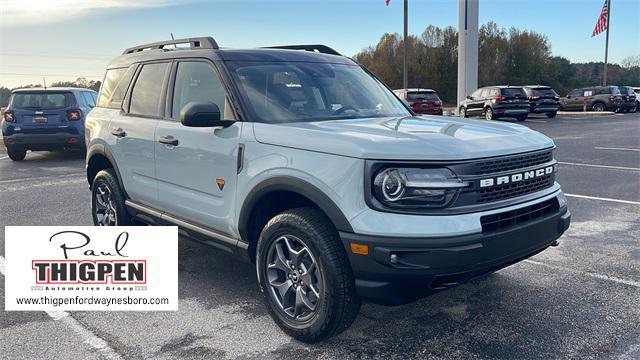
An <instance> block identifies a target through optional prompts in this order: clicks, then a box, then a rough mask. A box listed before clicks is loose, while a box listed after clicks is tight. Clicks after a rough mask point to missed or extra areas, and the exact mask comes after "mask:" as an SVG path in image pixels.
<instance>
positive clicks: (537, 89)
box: [524, 85, 560, 118]
mask: <svg viewBox="0 0 640 360" xmlns="http://www.w3.org/2000/svg"><path fill="white" fill-rule="evenodd" d="M524 92H525V93H527V97H528V98H529V111H530V112H532V113H535V114H547V117H548V118H554V117H556V114H557V113H558V110H559V109H560V95H558V93H556V92H555V91H554V90H553V89H552V88H551V87H549V86H544V85H527V86H525V87H524Z"/></svg>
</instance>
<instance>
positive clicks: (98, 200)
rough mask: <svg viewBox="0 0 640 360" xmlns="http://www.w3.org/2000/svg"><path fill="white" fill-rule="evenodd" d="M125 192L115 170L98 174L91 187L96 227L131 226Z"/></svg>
mask: <svg viewBox="0 0 640 360" xmlns="http://www.w3.org/2000/svg"><path fill="white" fill-rule="evenodd" d="M124 202H125V195H124V191H122V189H121V188H120V184H119V183H118V178H117V176H116V174H115V172H114V171H113V169H105V170H101V171H100V172H98V174H97V175H96V177H95V178H94V180H93V184H92V185H91V213H92V215H93V224H94V225H96V226H126V225H131V222H130V219H129V215H128V214H127V208H126V206H125V203H124Z"/></svg>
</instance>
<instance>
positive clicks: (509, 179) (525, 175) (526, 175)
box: [480, 165, 555, 188]
mask: <svg viewBox="0 0 640 360" xmlns="http://www.w3.org/2000/svg"><path fill="white" fill-rule="evenodd" d="M554 171H555V167H554V166H553V165H552V166H547V167H545V168H541V169H537V170H531V171H525V172H520V173H515V174H511V175H505V176H498V177H492V178H486V179H481V180H480V187H481V188H485V187H490V186H496V185H504V184H510V183H515V182H519V181H523V180H530V179H535V178H539V177H541V176H545V175H549V174H551V173H553V172H554Z"/></svg>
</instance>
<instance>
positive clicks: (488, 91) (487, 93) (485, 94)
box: [480, 88, 491, 99]
mask: <svg viewBox="0 0 640 360" xmlns="http://www.w3.org/2000/svg"><path fill="white" fill-rule="evenodd" d="M489 96H491V88H484V89H482V92H481V93H480V97H481V98H483V99H484V98H488V97H489Z"/></svg>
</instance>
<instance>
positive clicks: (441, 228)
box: [86, 38, 570, 342]
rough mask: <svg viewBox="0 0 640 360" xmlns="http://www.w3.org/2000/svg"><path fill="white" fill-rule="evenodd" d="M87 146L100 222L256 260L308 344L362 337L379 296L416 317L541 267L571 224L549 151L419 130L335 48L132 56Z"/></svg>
mask: <svg viewBox="0 0 640 360" xmlns="http://www.w3.org/2000/svg"><path fill="white" fill-rule="evenodd" d="M179 43H187V44H190V47H189V48H176V49H174V48H173V45H174V44H179ZM86 143H87V146H88V151H87V162H86V165H87V178H88V181H89V184H90V187H91V191H92V212H93V220H94V222H95V224H96V225H129V224H132V222H133V221H134V220H135V221H136V222H143V223H146V224H152V225H155V224H172V225H177V226H179V227H180V229H181V234H184V235H185V236H187V237H189V238H192V239H195V240H199V241H203V242H206V243H208V244H210V245H213V246H215V247H216V248H218V249H221V250H223V251H226V252H228V253H231V254H235V255H238V256H240V257H242V258H244V259H246V260H248V262H250V263H252V264H254V266H256V269H257V274H258V281H259V284H260V288H261V289H262V291H263V292H264V294H265V299H266V303H267V304H268V306H269V309H270V311H271V314H272V316H273V318H274V320H275V321H276V322H277V323H278V325H280V326H281V327H282V329H284V330H285V331H286V332H287V333H289V334H291V335H292V336H294V337H296V338H297V339H300V340H302V341H309V342H312V341H319V340H322V339H325V338H327V337H329V336H332V335H334V334H337V333H339V332H340V331H342V330H344V329H346V328H347V327H348V326H349V325H350V324H351V323H352V322H353V320H354V319H355V318H356V316H357V314H358V309H359V307H360V301H361V299H368V300H372V301H375V302H378V303H383V304H401V303H406V302H409V301H412V300H414V299H417V298H419V297H422V296H425V295H428V294H431V293H434V292H437V291H440V290H443V289H446V288H449V287H452V286H454V285H457V284H459V283H463V282H466V281H469V280H471V279H475V278H478V277H480V276H483V275H486V274H489V273H491V272H494V271H496V270H499V269H501V268H503V267H505V266H508V265H510V264H513V263H515V262H517V261H520V260H522V259H525V258H527V257H529V256H532V255H534V254H536V253H538V252H540V251H542V250H544V249H546V248H547V247H548V246H550V245H555V244H557V239H558V238H559V237H560V236H561V235H562V233H563V232H564V231H565V230H566V229H567V228H568V226H569V222H570V213H569V211H568V210H567V202H566V199H565V197H564V195H563V194H562V192H561V190H560V185H558V183H556V182H555V173H556V161H555V160H554V158H553V149H554V143H553V142H552V141H551V140H550V139H549V138H547V137H546V136H544V135H542V134H540V133H537V132H535V131H531V130H529V129H528V128H526V127H523V126H520V125H515V124H509V123H493V122H491V123H486V122H479V121H473V120H466V119H457V118H442V117H420V116H415V114H414V113H413V112H412V111H411V110H410V109H409V108H408V107H407V106H406V105H405V104H404V103H403V102H402V101H401V100H399V99H398V98H397V97H396V96H395V95H394V94H393V93H392V92H391V91H390V90H389V89H388V88H387V87H386V86H385V85H384V84H383V83H382V82H380V81H379V80H378V79H377V78H376V77H375V76H373V75H372V74H371V73H369V72H368V71H367V70H366V69H364V68H363V67H361V66H360V65H359V64H357V63H355V62H354V61H353V60H351V59H349V58H347V57H344V56H340V54H338V53H337V52H335V51H334V50H332V49H330V48H328V47H326V46H321V45H299V46H286V47H280V48H268V49H267V48H262V49H251V50H221V49H219V48H218V45H217V44H216V42H215V41H214V40H213V39H212V38H193V39H182V40H175V41H166V42H160V43H155V44H147V45H141V46H137V47H134V48H131V49H127V50H126V51H125V52H124V54H122V56H120V57H118V58H116V59H115V60H113V61H112V62H111V64H110V65H109V66H108V68H107V72H106V76H105V81H104V83H103V86H102V89H101V90H100V95H99V99H98V104H97V107H96V108H95V109H93V111H91V113H90V114H89V115H88V118H87V120H86Z"/></svg>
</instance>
